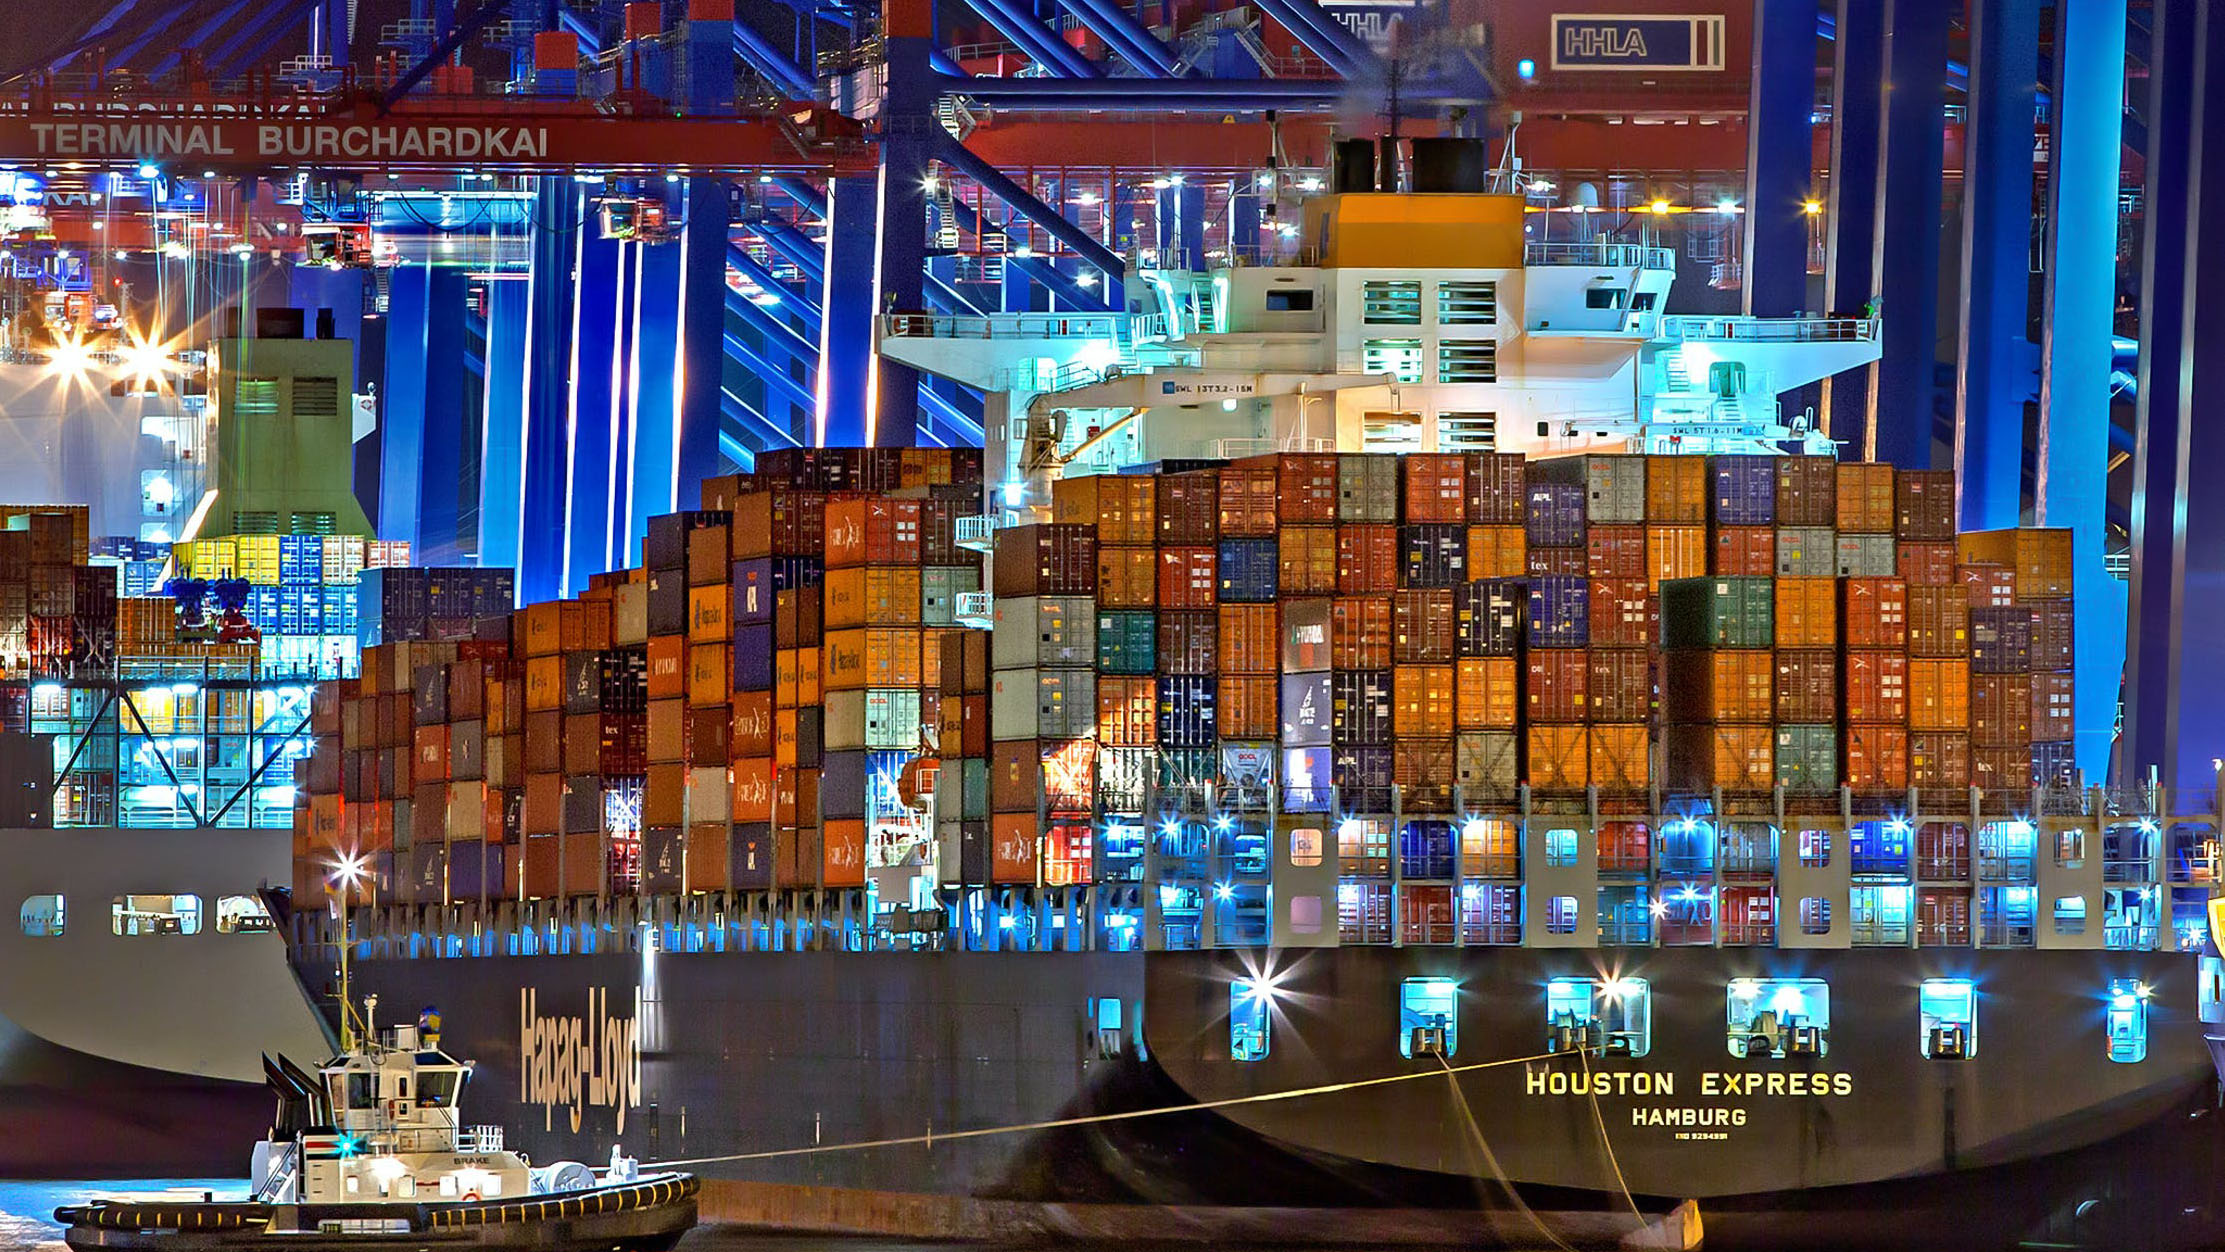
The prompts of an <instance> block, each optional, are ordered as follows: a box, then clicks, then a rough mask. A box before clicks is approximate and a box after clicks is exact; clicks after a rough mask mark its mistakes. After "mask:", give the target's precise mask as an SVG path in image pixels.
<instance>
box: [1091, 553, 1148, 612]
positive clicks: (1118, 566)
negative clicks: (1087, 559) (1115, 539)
mask: <svg viewBox="0 0 2225 1252" xmlns="http://www.w3.org/2000/svg"><path fill="white" fill-rule="evenodd" d="M1158 602H1159V550H1158V549H1157V548H1099V549H1097V607H1099V608H1101V609H1148V608H1150V607H1151V606H1152V605H1155V604H1157V603H1158Z"/></svg>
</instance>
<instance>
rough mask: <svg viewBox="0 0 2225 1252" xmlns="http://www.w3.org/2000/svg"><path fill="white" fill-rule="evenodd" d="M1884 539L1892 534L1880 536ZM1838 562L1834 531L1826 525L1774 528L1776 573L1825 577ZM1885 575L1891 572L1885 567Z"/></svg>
mask: <svg viewBox="0 0 2225 1252" xmlns="http://www.w3.org/2000/svg"><path fill="white" fill-rule="evenodd" d="M1882 537H1883V538H1884V539H1885V540H1886V542H1888V543H1890V542H1891V541H1892V536H1890V535H1887V536H1882ZM1837 562H1838V532H1837V531H1834V530H1832V529H1831V528H1830V527H1829V526H1782V527H1779V528H1778V530H1777V573H1778V575H1779V576H1780V577H1783V578H1829V577H1831V575H1832V574H1833V573H1834V572H1835V570H1836V566H1837ZM1885 572H1886V573H1887V574H1891V573H1892V572H1893V571H1891V570H1889V569H1888V570H1886V571H1885Z"/></svg>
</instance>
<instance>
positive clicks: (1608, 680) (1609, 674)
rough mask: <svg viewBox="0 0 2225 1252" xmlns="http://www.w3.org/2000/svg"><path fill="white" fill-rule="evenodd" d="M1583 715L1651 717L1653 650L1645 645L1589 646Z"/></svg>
mask: <svg viewBox="0 0 2225 1252" xmlns="http://www.w3.org/2000/svg"><path fill="white" fill-rule="evenodd" d="M1585 655H1586V656H1587V657H1589V658H1590V665H1591V675H1590V678H1589V681H1588V683H1587V686H1586V690H1585V695H1586V696H1587V697H1588V699H1589V706H1588V708H1587V709H1586V715H1587V716H1588V717H1589V718H1590V720H1591V721H1593V722H1595V723H1598V722H1651V721H1652V720H1653V653H1652V652H1650V651H1648V650H1646V649H1644V648H1592V649H1589V650H1588V651H1587V652H1586V653H1585Z"/></svg>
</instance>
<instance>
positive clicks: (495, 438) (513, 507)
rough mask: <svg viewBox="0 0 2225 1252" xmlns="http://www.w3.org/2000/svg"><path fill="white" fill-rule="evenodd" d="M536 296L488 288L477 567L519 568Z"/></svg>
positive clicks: (522, 286) (515, 284)
mask: <svg viewBox="0 0 2225 1252" xmlns="http://www.w3.org/2000/svg"><path fill="white" fill-rule="evenodd" d="M531 296H532V286H531V284H530V283H529V282H527V281H524V280H519V279H511V280H507V281H499V282H489V283H487V369H486V371H485V374H484V377H483V390H482V391H481V393H480V394H481V413H482V417H481V420H480V427H479V429H480V435H479V563H480V564H482V565H486V566H509V567H513V568H514V567H515V566H516V565H517V563H518V498H519V492H520V490H521V488H522V486H523V478H522V476H521V475H522V472H523V457H524V447H523V445H522V442H521V441H522V439H523V437H524V433H525V432H524V421H525V353H526V339H525V319H526V309H527V306H528V301H529V300H530V299H531Z"/></svg>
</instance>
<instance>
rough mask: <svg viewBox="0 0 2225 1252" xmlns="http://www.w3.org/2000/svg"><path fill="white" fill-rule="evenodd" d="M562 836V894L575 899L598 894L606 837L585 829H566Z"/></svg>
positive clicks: (601, 879)
mask: <svg viewBox="0 0 2225 1252" xmlns="http://www.w3.org/2000/svg"><path fill="white" fill-rule="evenodd" d="M563 839H564V852H563V856H564V871H563V879H564V894H565V895H567V896H571V897H574V898H577V897H580V896H591V895H598V894H600V893H601V892H602V891H603V888H604V874H603V861H604V856H605V852H606V851H607V847H608V840H607V839H605V837H604V836H603V835H601V834H599V833H585V832H567V833H566V834H565V835H564V836H563Z"/></svg>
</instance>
